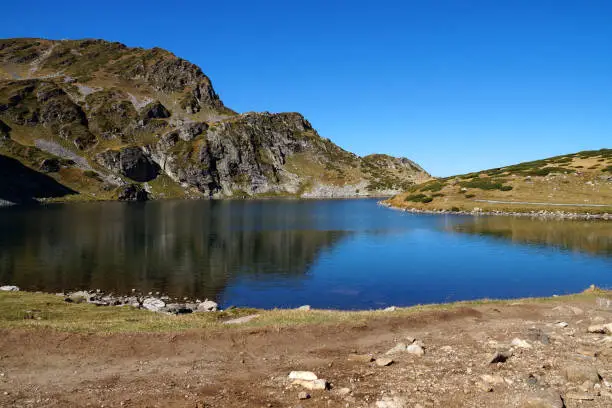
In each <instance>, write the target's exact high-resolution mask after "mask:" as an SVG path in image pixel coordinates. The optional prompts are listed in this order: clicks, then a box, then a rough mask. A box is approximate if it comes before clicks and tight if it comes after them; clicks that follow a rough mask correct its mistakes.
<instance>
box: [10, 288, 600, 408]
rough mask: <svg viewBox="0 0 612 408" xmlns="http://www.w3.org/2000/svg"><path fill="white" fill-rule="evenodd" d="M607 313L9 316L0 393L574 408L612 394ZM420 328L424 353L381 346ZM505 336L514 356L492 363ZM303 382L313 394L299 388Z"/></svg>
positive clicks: (14, 401)
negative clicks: (308, 378) (362, 319)
mask: <svg viewBox="0 0 612 408" xmlns="http://www.w3.org/2000/svg"><path fill="white" fill-rule="evenodd" d="M559 322H566V323H567V327H561V326H563V324H558V323H559ZM610 322H612V306H610V305H606V304H602V302H601V301H600V302H599V303H597V302H596V301H595V300H593V299H591V300H575V301H574V300H572V301H561V300H560V301H548V302H538V301H534V302H525V301H521V302H517V303H509V304H483V305H477V306H473V307H472V306H470V307H465V306H458V307H456V308H454V309H452V310H451V311H424V312H419V313H416V314H414V315H410V316H403V317H397V316H395V317H394V312H393V311H390V312H388V314H385V315H384V317H382V318H375V319H372V320H370V321H368V323H365V324H363V323H353V324H346V323H343V324H332V325H329V324H326V325H311V326H294V327H288V328H272V327H270V328H248V327H236V328H232V329H218V330H190V331H184V332H180V333H174V334H145V333H139V334H111V335H101V334H76V333H66V332H58V331H52V330H40V329H37V330H22V329H18V330H17V329H4V330H1V331H0V406H2V407H191V408H196V407H198V408H202V407H228V408H231V407H294V408H295V407H303V408H309V407H377V408H385V407H386V408H397V407H400V408H402V407H410V408H413V407H422V408H425V407H532V408H535V407H563V402H561V401H562V400H561V398H563V401H564V404H565V406H566V407H568V408H572V407H584V408H588V407H611V406H612V336H611V335H610V334H603V333H601V334H600V333H588V332H587V329H588V327H589V326H591V325H594V324H605V323H610ZM412 338H415V339H416V340H415V344H422V346H423V348H424V350H425V354H424V355H422V356H419V355H413V354H410V353H408V352H406V351H403V352H398V353H395V354H392V355H386V356H385V353H386V352H387V351H388V350H389V349H391V348H393V347H394V346H395V345H396V344H397V343H399V342H403V343H405V344H410V343H411V342H412ZM515 338H516V339H519V340H524V341H525V342H526V343H522V345H523V347H526V346H529V347H530V348H521V347H520V346H517V345H516V344H515V345H514V346H513V345H512V344H511V343H512V340H513V339H515ZM510 349H511V350H512V356H510V357H509V358H508V359H507V360H506V361H505V362H498V363H493V364H490V363H489V362H490V360H491V358H492V356H493V355H494V354H495V352H496V351H498V350H502V351H507V350H510ZM352 354H359V355H367V354H371V355H372V356H373V357H374V358H377V357H382V356H385V357H389V358H392V359H393V363H392V364H391V365H389V366H384V367H380V366H378V365H377V364H376V362H366V361H364V357H363V356H362V357H358V358H355V357H351V355H352ZM365 359H367V358H365ZM353 360H361V361H353ZM568 367H569V371H566V369H567V368H568ZM292 370H308V371H312V372H314V373H315V374H316V375H317V376H318V377H319V378H323V379H325V380H327V381H328V382H329V389H327V390H305V389H304V388H303V387H302V386H299V385H292V384H291V381H290V380H289V379H288V378H287V376H288V374H289V372H290V371H292ZM593 370H597V372H596V373H595V376H596V377H595V379H594V380H592V379H591V380H589V378H590V377H591V378H592V375H593ZM597 375H598V376H599V377H597ZM568 377H569V379H568ZM302 391H306V392H307V393H308V394H309V395H310V398H308V399H303V400H300V399H299V398H298V396H299V394H300V392H302ZM539 396H540V397H542V398H543V399H540V400H536V399H534V398H536V397H539Z"/></svg>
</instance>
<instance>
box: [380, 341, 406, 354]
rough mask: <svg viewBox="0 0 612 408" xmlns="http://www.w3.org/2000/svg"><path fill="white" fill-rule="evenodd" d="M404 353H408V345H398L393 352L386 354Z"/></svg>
mask: <svg viewBox="0 0 612 408" xmlns="http://www.w3.org/2000/svg"><path fill="white" fill-rule="evenodd" d="M402 351H407V350H406V343H397V344H396V345H395V347H393V348H392V349H391V350H389V351H387V352H386V353H385V354H387V355H388V354H396V353H400V352H402Z"/></svg>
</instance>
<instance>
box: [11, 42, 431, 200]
mask: <svg viewBox="0 0 612 408" xmlns="http://www.w3.org/2000/svg"><path fill="white" fill-rule="evenodd" d="M9 137H10V138H9ZM0 140H5V141H6V142H10V143H0V154H2V153H5V154H8V155H10V156H12V157H18V158H19V160H22V161H23V163H24V164H26V165H27V166H29V167H31V168H35V169H38V170H41V171H45V172H47V174H49V175H50V176H51V177H53V178H54V179H56V180H57V181H58V182H60V183H65V184H66V186H67V187H70V188H71V189H74V190H78V191H83V192H87V193H88V197H96V198H101V199H135V200H140V199H144V198H146V197H153V198H157V197H159V198H162V197H212V198H220V197H232V196H233V197H245V196H258V195H279V194H280V195H287V194H288V195H294V196H306V197H336V196H369V195H388V194H394V193H396V192H398V191H400V190H402V189H405V188H406V187H407V186H409V185H412V184H414V183H415V182H421V181H424V180H426V179H428V178H429V175H428V174H427V173H426V172H425V171H424V170H423V169H422V168H420V167H419V166H418V165H416V164H415V163H413V162H412V161H410V160H408V159H403V158H395V157H391V156H386V155H371V156H366V157H363V158H361V157H358V156H356V155H354V154H352V153H350V152H347V151H345V150H343V149H341V148H340V147H338V146H337V145H335V144H334V143H332V142H331V141H330V140H329V139H324V138H321V137H320V136H319V135H318V134H317V132H316V130H315V129H313V127H312V126H311V124H310V123H309V122H308V121H307V120H306V119H304V117H303V116H302V115H300V114H299V113H268V112H264V113H254V112H250V113H246V114H241V115H239V114H236V113H235V112H233V111H231V110H230V109H228V108H226V107H225V106H224V105H223V103H222V102H221V100H220V99H219V97H218V95H217V94H216V92H215V90H214V89H213V87H212V84H211V82H210V80H209V78H208V77H207V76H206V75H204V73H203V72H202V70H201V69H200V68H199V67H197V66H196V65H194V64H191V63H190V62H188V61H185V60H183V59H180V58H177V57H176V56H174V55H173V54H171V53H169V52H168V51H165V50H162V49H159V48H153V49H150V50H145V49H141V48H129V47H126V46H125V45H123V44H120V43H112V42H106V41H102V40H68V41H51V40H43V39H6V40H0ZM58 159H62V160H64V159H69V160H68V161H66V160H64V161H62V162H60V163H61V166H60V168H61V171H56V170H57V169H58V166H52V165H45V166H43V167H41V162H42V161H43V160H50V161H45V163H51V164H53V163H56V160H58ZM139 183H142V184H139ZM145 183H146V184H145ZM130 186H131V187H130ZM128 187H129V188H128Z"/></svg>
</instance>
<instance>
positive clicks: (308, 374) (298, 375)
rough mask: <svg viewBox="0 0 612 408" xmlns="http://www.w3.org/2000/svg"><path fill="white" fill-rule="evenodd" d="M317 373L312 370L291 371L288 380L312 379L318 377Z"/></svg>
mask: <svg viewBox="0 0 612 408" xmlns="http://www.w3.org/2000/svg"><path fill="white" fill-rule="evenodd" d="M318 378H319V377H317V375H316V374H315V373H313V372H312V371H291V372H290V373H289V379H290V380H305V381H314V380H316V379H318Z"/></svg>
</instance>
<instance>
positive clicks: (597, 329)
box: [587, 324, 606, 334]
mask: <svg viewBox="0 0 612 408" xmlns="http://www.w3.org/2000/svg"><path fill="white" fill-rule="evenodd" d="M587 332H588V333H596V334H606V326H605V325H603V324H594V325H592V326H589V328H588V329H587Z"/></svg>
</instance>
